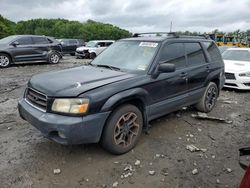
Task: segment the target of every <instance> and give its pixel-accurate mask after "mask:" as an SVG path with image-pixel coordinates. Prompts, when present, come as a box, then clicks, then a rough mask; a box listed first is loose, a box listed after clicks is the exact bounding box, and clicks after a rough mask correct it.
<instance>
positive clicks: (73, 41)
mask: <svg viewBox="0 0 250 188" xmlns="http://www.w3.org/2000/svg"><path fill="white" fill-rule="evenodd" d="M69 44H77V41H76V40H72V39H71V40H69Z"/></svg>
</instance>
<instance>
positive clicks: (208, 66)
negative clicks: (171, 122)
mask: <svg viewBox="0 0 250 188" xmlns="http://www.w3.org/2000/svg"><path fill="white" fill-rule="evenodd" d="M224 80H225V76H224V64H223V60H222V58H221V55H220V52H219V50H218V48H217V46H216V44H215V43H214V42H213V41H212V40H210V39H208V38H206V37H199V36H197V37H189V36H178V35H176V34H175V33H170V34H166V36H146V37H145V36H144V35H142V34H137V35H135V37H133V38H128V39H122V40H119V41H117V42H115V43H114V44H112V45H111V46H110V47H108V48H107V49H106V50H105V51H104V52H103V53H101V54H100V55H99V56H97V58H96V59H94V60H93V61H92V62H91V63H90V64H89V65H84V66H81V67H77V68H71V69H66V70H61V71H56V72H48V73H42V74H38V75H35V76H33V77H32V78H31V80H30V81H29V83H28V87H27V89H26V91H25V94H24V97H23V99H21V100H20V101H19V105H18V107H19V113H20V115H21V117H22V118H23V119H25V120H27V121H28V122H30V123H31V124H32V125H33V126H35V127H36V128H37V129H39V130H40V131H41V132H42V133H43V134H44V135H45V136H46V137H47V138H49V139H51V140H53V141H55V142H58V143H61V144H82V143H96V142H100V143H101V145H102V146H103V147H104V148H105V149H107V150H108V151H110V152H111V153H114V154H122V153H126V152H128V151H129V150H131V149H132V148H133V147H134V146H135V145H136V143H137V141H138V139H139V137H140V135H141V132H142V128H143V127H147V126H148V122H149V121H151V120H152V119H155V118H158V117H160V116H163V115H165V114H167V113H170V112H172V111H176V110H178V109H180V108H182V107H184V106H188V105H194V106H196V108H197V109H198V110H200V111H203V112H209V111H211V110H212V109H213V107H214V106H215V103H216V100H217V97H218V96H219V92H220V89H221V88H222V87H223V84H224Z"/></svg>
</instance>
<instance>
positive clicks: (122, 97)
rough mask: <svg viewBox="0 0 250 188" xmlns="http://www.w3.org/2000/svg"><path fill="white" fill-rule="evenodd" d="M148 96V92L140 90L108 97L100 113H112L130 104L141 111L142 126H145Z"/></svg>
mask: <svg viewBox="0 0 250 188" xmlns="http://www.w3.org/2000/svg"><path fill="white" fill-rule="evenodd" d="M148 96H149V95H148V92H147V91H145V90H144V89H141V88H136V89H132V90H127V91H123V92H121V93H118V94H115V95H113V96H112V97H110V98H109V99H108V100H107V101H106V103H105V104H104V105H103V106H102V108H101V111H102V112H104V111H113V110H114V109H116V108H117V107H119V106H121V105H124V104H132V105H134V106H136V107H137V108H138V109H139V110H140V111H141V113H142V116H143V125H144V126H147V125H148V121H147V119H148V118H147V114H148V113H147V111H148V108H147V104H148V103H149V97H148Z"/></svg>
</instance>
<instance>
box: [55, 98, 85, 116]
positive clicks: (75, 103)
mask: <svg viewBox="0 0 250 188" xmlns="http://www.w3.org/2000/svg"><path fill="white" fill-rule="evenodd" d="M88 106H89V99H55V100H54V102H53V104H52V111H54V112H62V113H70V114H84V113H86V112H87V110H88Z"/></svg>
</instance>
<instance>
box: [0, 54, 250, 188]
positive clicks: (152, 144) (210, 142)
mask: <svg viewBox="0 0 250 188" xmlns="http://www.w3.org/2000/svg"><path fill="white" fill-rule="evenodd" d="M84 62H86V60H76V59H75V57H69V56H68V57H65V58H64V60H63V62H62V63H60V64H58V65H49V64H41V65H37V64H32V65H18V66H17V65H16V66H12V67H10V68H7V69H0V187H53V188H54V187H91V188H92V187H112V186H114V187H115V186H116V184H117V183H118V185H117V187H136V188H141V187H142V188H158V187H167V188H169V187H170V188H172V187H173V188H178V187H183V188H191V187H194V188H195V187H197V188H198V187H205V188H210V187H212V188H213V187H237V186H238V185H239V182H240V181H241V178H242V177H243V174H244V171H243V170H242V169H241V168H240V166H239V164H238V149H239V148H241V147H244V146H250V108H249V106H250V92H239V91H234V90H223V91H222V92H221V96H220V98H219V100H218V103H217V106H216V108H215V109H214V110H213V111H212V112H211V113H209V115H211V116H215V117H221V118H227V119H229V120H232V121H233V123H231V124H228V123H221V122H215V121H211V120H199V119H195V118H194V117H192V116H191V115H192V114H197V112H196V111H195V110H194V109H193V108H187V109H183V110H181V111H178V112H175V113H172V114H169V115H167V116H165V117H162V118H160V119H157V120H154V121H152V122H151V125H152V126H151V128H150V130H149V134H145V133H144V134H142V136H141V139H140V142H139V144H138V145H137V146H136V148H135V149H133V150H132V151H131V152H129V153H127V154H124V155H121V156H115V155H111V154H109V153H107V152H106V151H104V150H103V149H102V148H101V147H100V146H99V145H98V144H90V145H78V146H63V145H59V144H57V143H54V142H51V141H49V140H47V139H45V138H44V137H43V136H42V135H41V134H40V132H39V131H38V130H36V129H35V128H34V127H32V126H31V125H30V124H29V123H27V122H25V121H23V120H22V119H21V118H20V117H19V115H18V111H17V102H18V99H19V98H20V97H22V95H23V92H24V89H25V87H26V83H27V81H28V80H29V79H30V77H31V76H32V75H34V74H37V73H40V72H45V71H50V70H58V69H64V68H68V67H75V66H80V65H81V64H84ZM189 144H193V145H195V146H196V147H198V148H202V149H204V150H203V151H196V152H191V151H189V150H187V149H186V146H187V145H189ZM137 160H139V161H137ZM136 161H137V162H136ZM135 162H136V163H137V164H136V165H135ZM54 169H60V173H59V174H54ZM124 169H125V170H124ZM194 169H197V170H198V172H197V174H195V175H194V174H193V173H192V171H193V170H194ZM151 171H153V172H151ZM195 171H196V170H194V171H193V172H195ZM150 173H151V174H150ZM113 184H114V185H113Z"/></svg>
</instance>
